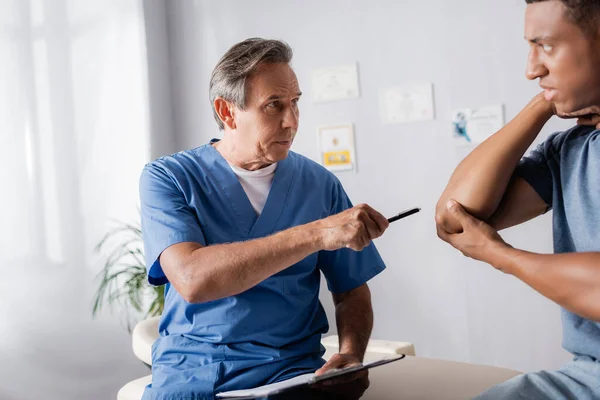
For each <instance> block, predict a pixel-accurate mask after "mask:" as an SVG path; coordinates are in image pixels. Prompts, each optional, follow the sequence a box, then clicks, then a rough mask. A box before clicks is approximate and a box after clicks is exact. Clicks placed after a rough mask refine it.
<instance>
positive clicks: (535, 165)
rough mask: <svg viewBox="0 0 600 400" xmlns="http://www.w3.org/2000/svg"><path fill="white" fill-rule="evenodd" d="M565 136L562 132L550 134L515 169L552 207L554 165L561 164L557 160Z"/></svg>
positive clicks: (516, 174) (518, 175)
mask: <svg viewBox="0 0 600 400" xmlns="http://www.w3.org/2000/svg"><path fill="white" fill-rule="evenodd" d="M563 136H564V135H562V134H560V133H554V134H552V135H550V136H549V137H548V139H546V140H545V141H544V142H543V143H541V144H539V145H538V146H537V148H536V149H535V150H533V151H531V153H530V154H529V155H528V156H526V157H523V158H522V159H521V161H520V162H519V165H518V166H517V169H516V170H515V176H517V177H521V178H523V179H525V181H526V182H527V183H529V184H530V185H531V187H533V189H534V190H535V191H536V192H537V194H538V195H539V196H540V197H541V198H542V200H544V202H545V203H546V204H548V206H549V207H552V194H553V191H554V183H553V171H552V167H553V166H554V165H559V163H558V162H556V161H557V159H558V157H559V155H560V148H561V145H562V142H563V140H562V139H563Z"/></svg>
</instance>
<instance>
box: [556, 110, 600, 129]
mask: <svg viewBox="0 0 600 400" xmlns="http://www.w3.org/2000/svg"><path fill="white" fill-rule="evenodd" d="M555 113H556V115H558V116H559V117H560V118H577V123H578V124H579V125H589V126H595V127H596V128H598V129H600V106H590V107H586V108H584V109H582V110H579V111H574V112H569V113H561V112H555Z"/></svg>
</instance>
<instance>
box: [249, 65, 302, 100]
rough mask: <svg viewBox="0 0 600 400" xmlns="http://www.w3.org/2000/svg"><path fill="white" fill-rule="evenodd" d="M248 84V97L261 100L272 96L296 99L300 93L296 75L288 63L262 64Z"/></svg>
mask: <svg viewBox="0 0 600 400" xmlns="http://www.w3.org/2000/svg"><path fill="white" fill-rule="evenodd" d="M246 84H247V95H248V96H251V97H252V98H256V99H259V100H262V99H266V98H269V97H272V96H277V97H288V96H289V97H295V96H297V95H298V93H299V92H300V87H299V84H298V79H297V78H296V74H295V73H294V70H293V69H292V67H290V65H289V64H286V63H265V64H262V65H261V66H259V67H258V69H257V70H256V71H254V73H253V74H252V75H250V76H249V77H248V80H247V81H246ZM248 100H250V98H248Z"/></svg>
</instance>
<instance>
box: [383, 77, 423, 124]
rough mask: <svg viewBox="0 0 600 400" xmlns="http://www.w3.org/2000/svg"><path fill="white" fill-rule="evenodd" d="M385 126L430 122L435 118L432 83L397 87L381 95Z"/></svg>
mask: <svg viewBox="0 0 600 400" xmlns="http://www.w3.org/2000/svg"><path fill="white" fill-rule="evenodd" d="M380 107H381V120H382V122H383V123H384V124H395V123H404V122H415V121H430V120H432V119H434V118H435V115H434V114H435V113H434V106H433V85H432V84H431V83H425V84H413V85H404V86H396V87H390V88H387V89H384V90H382V91H381V94H380Z"/></svg>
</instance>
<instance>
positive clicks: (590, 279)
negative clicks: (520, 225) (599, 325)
mask: <svg viewBox="0 0 600 400" xmlns="http://www.w3.org/2000/svg"><path fill="white" fill-rule="evenodd" d="M492 264H493V265H494V266H495V267H497V268H498V269H501V270H503V271H504V272H507V273H509V274H512V275H514V276H516V277H517V278H519V279H520V280H522V281H523V282H525V283H526V284H528V285H529V286H531V287H532V288H533V289H535V290H537V291H538V292H540V293H541V294H542V295H544V296H546V297H547V298H549V299H550V300H553V301H555V302H556V303H558V304H559V305H561V306H562V307H564V308H566V309H567V310H569V311H571V312H573V313H575V314H577V315H580V316H582V317H584V318H589V319H591V320H594V321H598V322H600V253H599V252H593V253H568V254H536V253H530V252H527V251H523V250H518V249H513V248H507V249H506V251H504V252H503V253H502V254H500V255H499V256H498V257H496V259H495V260H492Z"/></svg>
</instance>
